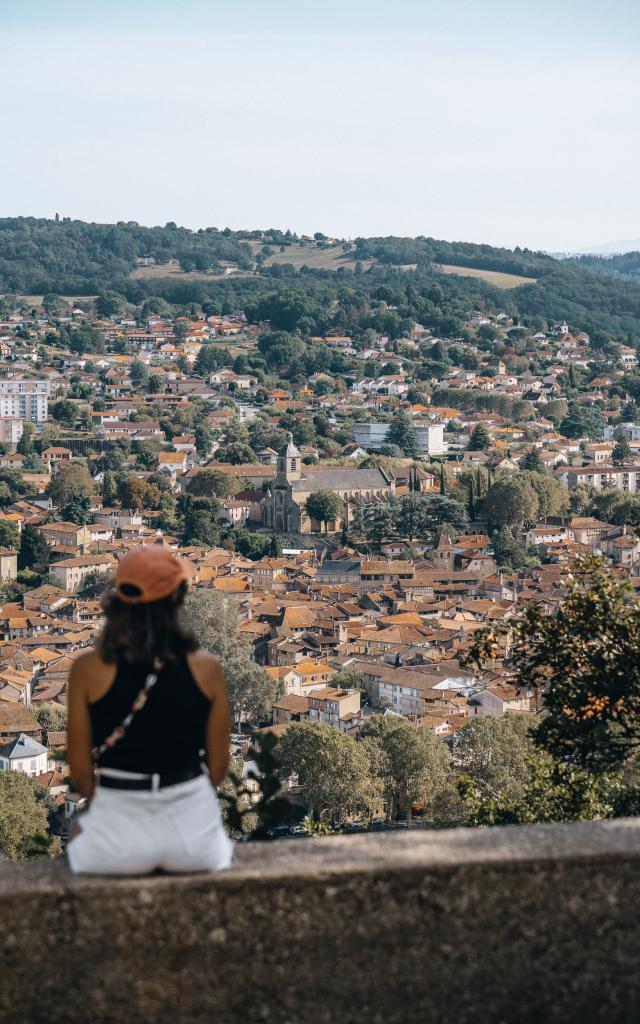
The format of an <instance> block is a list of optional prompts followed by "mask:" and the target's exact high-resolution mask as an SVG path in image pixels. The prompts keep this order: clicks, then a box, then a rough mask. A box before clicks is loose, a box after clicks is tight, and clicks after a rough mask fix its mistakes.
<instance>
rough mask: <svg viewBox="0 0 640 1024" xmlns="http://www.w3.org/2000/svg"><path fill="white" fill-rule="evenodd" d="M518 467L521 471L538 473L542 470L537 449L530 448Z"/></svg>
mask: <svg viewBox="0 0 640 1024" xmlns="http://www.w3.org/2000/svg"><path fill="white" fill-rule="evenodd" d="M520 465H521V468H522V469H527V470H531V471H533V472H535V473H539V472H540V471H541V470H542V468H543V466H542V460H541V458H540V452H539V450H538V449H537V448H532V449H531V450H530V451H528V452H527V454H526V455H525V457H524V459H523V460H522V462H521V463H520Z"/></svg>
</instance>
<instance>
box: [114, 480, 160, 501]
mask: <svg viewBox="0 0 640 1024" xmlns="http://www.w3.org/2000/svg"><path fill="white" fill-rule="evenodd" d="M118 499H119V501H120V504H121V505H122V507H123V508H133V509H143V508H145V509H151V508H153V509H155V508H157V507H158V504H159V502H160V491H159V490H158V488H157V487H154V486H153V484H150V483H148V482H147V481H146V480H141V479H140V478H139V477H137V476H126V477H124V478H123V479H122V480H121V481H120V483H119V485H118Z"/></svg>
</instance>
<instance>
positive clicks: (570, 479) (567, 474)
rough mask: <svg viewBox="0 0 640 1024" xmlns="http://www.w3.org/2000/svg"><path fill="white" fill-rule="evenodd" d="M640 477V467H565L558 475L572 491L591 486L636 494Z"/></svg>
mask: <svg viewBox="0 0 640 1024" xmlns="http://www.w3.org/2000/svg"><path fill="white" fill-rule="evenodd" d="M639 477H640V466H611V465H606V466H603V465H591V466H580V467H578V466H565V467H564V468H563V469H562V470H561V472H560V473H559V474H558V478H559V479H560V480H561V481H562V483H563V484H564V486H565V487H568V488H569V490H570V491H573V490H575V488H576V487H580V486H584V485H586V484H590V485H591V486H592V487H595V488H597V490H602V488H607V487H617V488H618V489H619V490H621V491H628V492H629V494H635V493H636V491H637V490H639V489H640V488H639V487H638V478H639Z"/></svg>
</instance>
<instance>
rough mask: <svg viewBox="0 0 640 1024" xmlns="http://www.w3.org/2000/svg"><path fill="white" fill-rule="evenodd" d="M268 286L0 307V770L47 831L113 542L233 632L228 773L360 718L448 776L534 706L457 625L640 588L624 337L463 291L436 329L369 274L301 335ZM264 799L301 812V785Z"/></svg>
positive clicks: (235, 269) (57, 810) (70, 810)
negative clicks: (273, 742)
mask: <svg viewBox="0 0 640 1024" xmlns="http://www.w3.org/2000/svg"><path fill="white" fill-rule="evenodd" d="M305 243H306V244H307V246H308V248H312V247H313V246H316V247H318V246H319V247H320V248H321V249H322V251H323V252H326V251H327V249H330V248H331V247H332V246H333V245H334V244H337V243H335V242H334V240H331V239H326V238H324V236H323V237H322V239H321V240H316V241H314V240H313V239H307V240H305ZM297 244H301V243H297ZM262 255H263V261H262V262H264V260H265V259H267V258H268V255H267V256H265V254H264V253H263V254H262ZM145 261H146V262H145ZM137 262H138V265H139V267H141V268H145V267H147V268H148V267H150V266H151V267H155V266H156V260H155V258H154V257H140V258H137ZM169 266H170V264H168V265H167V267H169ZM190 267H191V264H190V263H189V261H188V260H187V259H186V258H185V259H184V266H183V267H182V269H181V272H182V273H185V274H188V273H189V272H190ZM179 269H180V268H179ZM259 269H260V268H259V267H258V271H259ZM459 269H460V270H462V267H460V268H459ZM218 270H219V274H220V276H222V277H228V276H230V275H233V273H241V272H242V267H240V266H239V265H233V264H232V263H231V262H229V263H228V264H227V267H226V270H225V268H224V267H222V268H220V267H218ZM227 271H228V273H227ZM167 272H169V271H168V270H167ZM252 272H255V268H254V271H252ZM358 273H362V270H360V271H359V272H356V271H355V270H352V271H351V272H350V276H351V277H353V278H354V279H355V278H356V277H357V276H358ZM393 273H394V274H395V275H396V276H395V277H393V278H392V280H393V281H397V279H398V275H400V277H402V275H404V279H406V280H409V279H410V278H411V276H412V271H411V270H409V272H408V273H407V272H405V271H402V270H398V269H397V267H396V268H395V269H394V270H393ZM334 276H336V275H334ZM438 280H440V279H438ZM449 280H450V278H449V277H447V281H449ZM459 280H460V281H463V285H461V287H463V288H466V287H467V286H466V284H464V280H465V279H463V278H460V279H459ZM274 281H275V278H273V279H271V285H270V286H271V287H273V288H275V291H274V292H273V294H271V295H270V297H269V298H268V299H267V298H264V297H262V298H261V299H260V300H259V301H256V300H255V298H251V295H250V294H249V293H247V301H246V302H245V303H244V304H243V305H241V306H240V305H238V306H237V307H236V306H232V304H231V302H229V301H227V302H224V303H220V302H219V303H217V304H216V303H215V302H206V301H204V302H195V301H194V302H189V303H186V304H185V303H182V304H178V303H175V302H174V303H170V302H168V301H167V300H166V299H164V298H161V297H158V296H155V297H154V296H151V297H149V296H147V297H141V300H140V301H137V302H136V301H132V300H128V299H127V298H126V297H125V296H123V295H122V294H119V293H117V292H114V291H105V292H104V293H102V294H100V295H97V296H85V297H83V296H75V297H73V298H64V297H61V296H60V295H58V294H55V293H46V294H44V295H41V296H27V297H22V298H20V297H19V296H17V295H16V294H11V295H10V294H7V295H6V296H5V297H4V298H3V299H0V358H1V360H2V364H1V367H0V371H1V373H0V444H1V452H2V453H1V454H0V576H1V588H0V599H1V606H0V631H1V639H0V769H17V770H20V771H22V772H24V773H26V774H27V775H28V776H30V777H31V778H32V779H33V780H35V783H36V785H37V786H38V787H40V788H41V789H42V790H43V791H44V792H45V793H46V794H48V799H50V801H51V804H50V810H51V815H52V820H53V819H55V821H56V829H57V830H58V831H59V832H60V834H64V832H65V829H66V827H67V826H68V824H69V821H70V819H71V818H72V816H73V814H74V813H75V812H76V810H77V807H78V805H79V803H80V800H79V798H78V797H77V796H76V795H75V794H74V793H73V791H72V790H71V789H70V788H69V780H68V778H67V777H66V773H65V763H64V747H65V739H64V722H65V700H66V689H67V676H68V672H69V668H70V666H71V664H72V663H73V660H74V659H75V658H77V657H78V656H79V655H80V654H81V652H82V651H83V650H84V649H85V648H86V647H87V646H89V645H91V644H92V643H93V642H94V640H95V637H96V633H97V631H99V629H100V622H101V608H100V598H101V595H102V594H103V593H104V591H105V590H107V589H108V588H109V585H110V581H111V580H112V578H113V575H114V571H115V566H116V565H117V562H118V559H119V558H121V557H122V555H123V554H124V553H125V552H127V551H128V550H130V549H131V548H132V547H134V546H136V545H141V544H166V545H168V546H169V547H171V548H172V549H173V550H175V551H177V552H179V553H180V554H182V555H183V556H185V557H187V558H189V559H190V560H191V561H192V563H193V566H194V569H195V578H194V580H195V582H194V594H193V597H192V599H191V600H192V605H193V609H194V611H193V614H194V615H195V614H196V613H197V612H198V609H199V614H200V618H201V619H203V618H204V619H207V621H208V623H209V627H210V626H211V624H212V623H216V622H219V621H221V618H220V617H221V616H222V617H224V616H225V615H227V619H225V620H224V621H226V622H227V624H228V623H229V622H232V623H233V632H234V635H233V636H231V638H230V639H231V642H232V644H237V645H238V650H241V651H242V652H243V657H244V658H245V663H244V668H242V669H241V670H240V671H239V670H238V668H237V665H236V667H235V669H230V673H231V674H230V680H229V682H230V689H231V698H232V710H233V712H234V720H235V733H234V740H233V753H234V756H235V757H236V758H238V759H240V760H242V758H243V757H245V758H246V756H247V749H248V735H249V733H250V732H252V731H253V730H255V729H258V730H268V731H270V732H272V733H275V735H277V736H278V737H283V736H285V735H286V733H287V731H288V730H289V729H290V727H291V725H292V723H305V722H306V723H316V724H321V725H324V726H326V727H329V728H331V729H332V730H335V732H336V734H340V735H341V736H347V737H351V738H354V739H355V738H357V737H358V736H359V735H361V734H362V730H363V729H364V730H365V732H366V729H367V723H368V722H369V721H370V719H371V717H372V716H374V715H380V716H384V717H387V718H389V717H391V716H395V717H401V718H402V719H404V720H406V722H407V723H410V724H411V725H412V726H413V727H415V728H416V729H418V730H420V731H421V733H422V734H423V735H426V734H429V735H431V736H434V737H437V738H438V742H439V744H440V747H441V748H442V749H443V750H445V749H446V750H448V754H447V756H448V757H451V756H453V758H454V762H455V751H456V749H457V743H458V741H459V738H460V736H461V735H462V734H463V732H464V730H465V727H467V726H468V725H469V723H470V722H472V721H474V720H476V719H478V718H492V719H497V718H503V717H504V716H507V717H509V716H510V717H511V718H515V717H517V718H518V719H519V720H521V721H525V720H526V721H532V722H533V721H535V720H536V718H537V717H538V716H539V715H540V713H541V711H542V709H543V700H542V698H541V695H540V694H538V693H534V692H533V691H531V692H526V691H525V692H522V691H521V690H517V689H516V688H515V687H514V686H513V685H512V682H511V680H510V674H509V666H508V663H507V662H508V658H507V655H508V651H506V650H505V651H503V652H501V655H500V656H497V657H495V658H494V659H493V661H492V663H491V665H490V666H487V667H484V668H478V667H477V666H475V667H474V666H473V665H472V664H471V663H470V661H469V658H468V654H469V650H470V647H471V645H472V643H473V640H474V636H475V635H476V634H477V632H478V631H479V630H481V629H482V628H483V627H484V626H486V625H487V624H492V623H497V622H501V623H504V622H508V621H509V620H510V619H511V618H513V617H516V616H517V615H518V614H519V613H520V612H521V611H522V610H523V609H524V608H525V607H527V605H528V604H530V603H535V604H536V606H537V607H539V608H540V607H542V608H543V609H545V610H546V611H548V612H549V613H553V612H554V611H555V610H556V609H557V607H558V605H559V603H560V602H561V601H562V599H563V596H564V594H565V590H566V585H567V567H568V566H569V565H570V564H571V563H572V562H573V560H574V559H575V558H576V557H577V556H580V555H585V554H586V555H588V554H597V555H598V556H600V557H601V558H602V559H603V560H604V563H605V564H606V565H609V566H610V567H611V569H612V571H613V572H614V573H615V574H616V575H618V576H622V577H625V578H627V579H628V580H629V582H630V584H631V585H632V586H633V587H637V586H638V585H639V583H640V537H639V536H638V533H637V531H636V527H637V525H638V523H640V497H637V496H636V495H637V492H638V479H639V475H640V425H638V421H639V420H640V415H639V413H638V407H637V405H636V400H637V399H638V396H640V374H639V373H638V370H637V367H638V350H637V342H636V341H635V340H634V338H633V336H631V335H630V334H627V335H626V336H624V337H623V336H621V335H620V332H619V331H615V332H613V333H609V334H607V333H606V332H604V331H603V330H602V329H601V328H600V327H594V328H592V329H591V330H585V329H584V328H583V326H582V321H581V322H580V323H573V322H571V318H570V316H567V320H563V319H559V320H557V321H556V320H553V319H551V320H548V321H547V320H544V319H543V318H541V317H540V316H537V315H530V316H527V315H524V314H522V313H518V312H516V311H515V309H513V308H512V309H511V311H510V312H509V311H508V302H506V301H502V302H500V301H498V299H497V292H492V291H490V290H487V289H488V286H486V285H482V288H484V289H485V290H484V291H483V290H482V288H481V289H480V291H479V292H477V293H473V295H472V297H471V298H469V295H468V294H467V292H464V293H461V294H464V302H462V300H460V301H461V304H460V305H459V307H458V308H457V309H456V315H455V317H452V318H451V320H450V322H448V321H447V320H446V318H445V317H443V316H442V315H441V312H437V313H436V314H434V312H433V308H434V307H433V306H432V307H431V316H429V315H427V314H428V304H427V301H426V299H425V300H424V301H422V300H421V301H422V308H423V311H424V314H425V315H424V316H423V317H422V319H420V318H418V317H417V316H415V315H414V314H413V313H412V312H410V311H409V308H401V307H400V306H399V299H398V296H397V295H396V294H395V293H394V288H395V287H396V284H394V285H393V286H392V285H391V284H387V285H385V284H384V283H383V282H382V280H381V281H379V282H378V283H377V284H375V289H376V305H375V311H374V312H371V311H370V314H368V321H369V325H368V326H364V324H363V319H362V318H360V319H358V318H356V317H354V318H353V329H352V330H351V331H350V332H348V331H346V330H345V325H346V323H347V321H348V317H347V316H346V315H341V316H340V317H339V318H338V319H339V320H340V323H341V327H342V329H336V326H335V321H336V316H335V315H334V316H333V322H332V317H331V316H325V318H324V319H325V324H326V326H325V329H324V331H323V332H321V333H318V331H317V327H318V321H319V320H321V319H322V317H321V316H320V314H319V313H318V309H317V308H316V309H315V311H314V312H313V313H311V312H309V311H308V310H307V311H306V312H305V309H304V301H303V300H304V298H305V296H304V295H302V293H301V294H296V293H295V290H294V289H292V288H291V287H290V282H289V283H287V284H285V285H278V284H277V282H276V283H275V284H274ZM371 287H372V288H373V287H374V285H372V286H371ZM407 287H410V286H409V285H407ZM411 287H413V286H411ZM441 287H443V286H441V285H440V284H439V283H435V284H434V279H433V278H431V279H429V281H428V289H431V294H432V295H435V293H434V292H433V289H434V288H435V289H440V288H441ZM447 287H450V286H449V284H447ZM451 287H453V286H451ZM473 287H474V288H476V287H480V286H479V285H478V284H477V282H474V283H473ZM447 294H448V295H449V299H448V300H447V301H453V299H452V298H451V295H453V294H454V293H447ZM456 294H457V293H456ZM236 297H237V296H236ZM458 298H460V296H458ZM325 301H326V304H327V308H333V311H334V314H335V310H336V309H337V308H339V309H340V310H341V311H342V313H344V312H345V310H347V309H348V306H349V301H350V299H349V296H348V295H346V296H345V295H341V294H338V296H337V297H334V295H333V293H332V292H330V293H329V294H328V295H327V296H326V298H323V297H322V296H320V298H316V299H315V302H316V307H317V306H318V304H321V303H322V302H325ZM439 301H442V295H441V296H440V300H439ZM296 302H297V303H298V304H299V305H300V304H301V306H300V308H298V309H297V311H296V312H295V315H293V314H291V315H289V313H290V309H291V306H292V305H294V304H295V303H296ZM416 303H417V300H414V306H415V305H416ZM307 314H308V315H307ZM305 316H306V320H305ZM287 318H289V319H287ZM229 610H230V611H229ZM229 615H230V616H231V617H230V618H229ZM205 625H206V623H205ZM209 631H211V630H209ZM205 633H206V629H205ZM217 642H218V641H216V640H215V638H214V640H213V641H212V644H213V649H216V650H217V648H216V643H217ZM503 656H504V658H505V659H507V661H506V662H503ZM247 665H250V666H251V669H250V670H248V669H247ZM234 672H235V673H236V675H234ZM439 749H440V748H439ZM289 785H290V790H291V794H292V798H293V799H301V801H302V803H303V804H304V803H305V785H304V780H301V779H300V778H298V777H297V775H296V773H295V772H292V773H291V777H290V780H289ZM307 788H308V790H309V793H310V792H311V789H312V786H311V784H309V785H308V786H307ZM307 796H308V797H309V798H308V799H307V801H306V806H307V808H308V809H309V808H312V806H313V801H312V799H311V797H310V796H309V794H307ZM411 807H412V808H413V810H414V811H415V813H416V814H418V815H419V814H421V813H424V808H425V801H424V800H420V799H415V800H413V799H412V800H411ZM409 810H411V808H409ZM406 813H407V806H406V805H405V806H402V802H400V803H398V804H397V806H396V807H394V808H393V815H396V814H397V815H399V816H403V815H406ZM393 815H392V816H393ZM338 816H340V815H338ZM361 816H362V815H361ZM342 817H343V818H345V817H346V818H347V819H348V818H349V817H350V815H349V810H348V807H347V810H346V811H345V813H344V814H343V815H342ZM351 817H352V818H353V817H354V815H353V814H351Z"/></svg>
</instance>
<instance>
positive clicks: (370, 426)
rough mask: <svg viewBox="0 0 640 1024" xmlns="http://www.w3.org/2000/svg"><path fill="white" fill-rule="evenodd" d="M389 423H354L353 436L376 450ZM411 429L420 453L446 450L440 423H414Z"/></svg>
mask: <svg viewBox="0 0 640 1024" xmlns="http://www.w3.org/2000/svg"><path fill="white" fill-rule="evenodd" d="M389 427H390V424H389V423H356V424H355V425H354V428H353V436H354V438H355V440H356V442H357V444H360V445H362V447H363V448H366V450H367V451H378V450H379V449H380V448H381V447H382V446H383V444H385V439H386V436H387V433H388V432H389ZM413 429H414V430H415V434H416V441H417V442H418V448H419V450H420V454H421V455H442V454H443V453H444V452H446V450H447V446H446V444H445V443H444V437H443V432H444V425H443V424H442V423H414V424H413Z"/></svg>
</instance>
